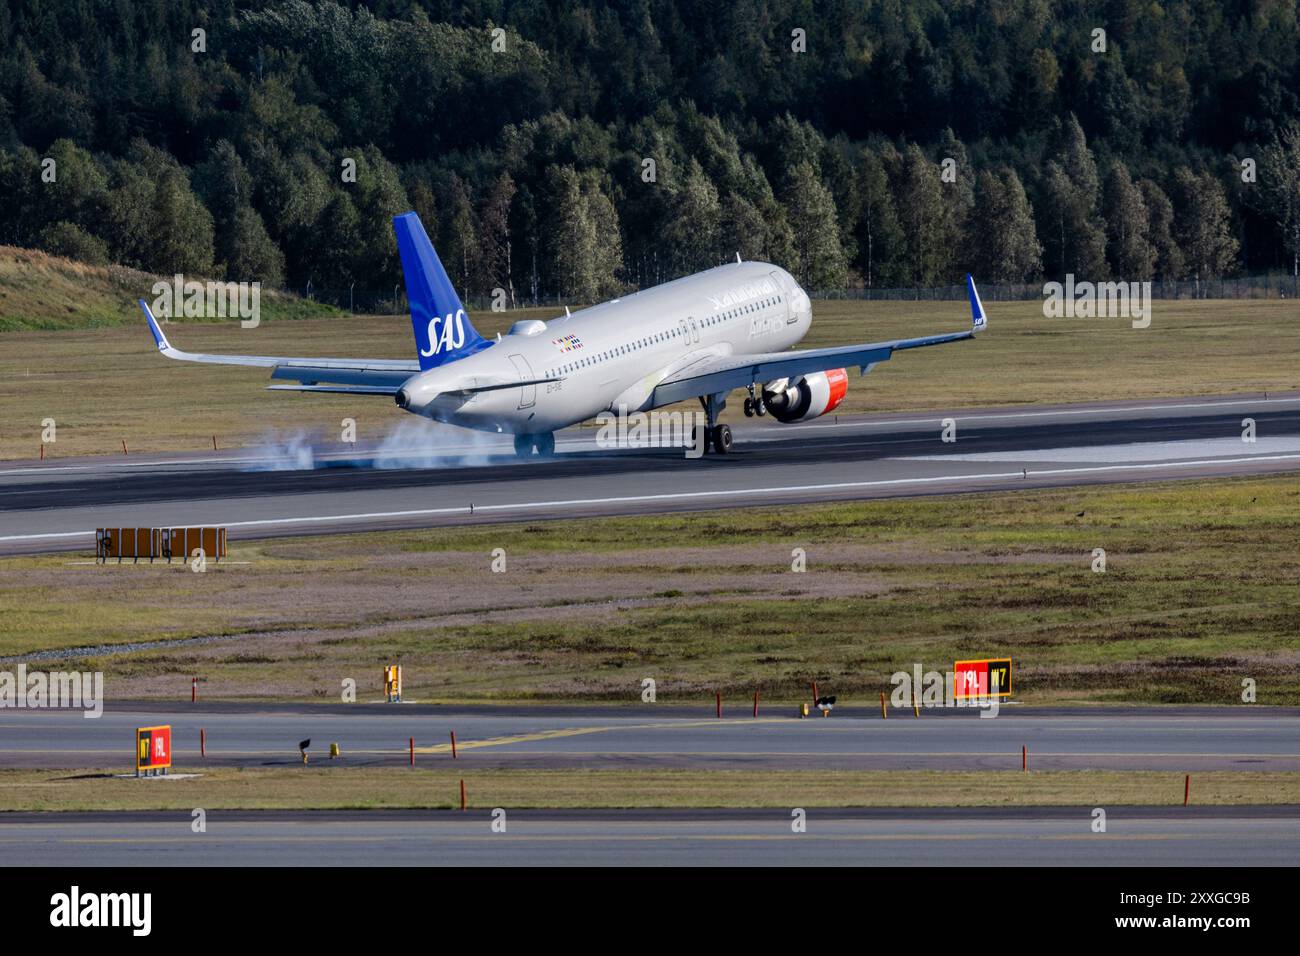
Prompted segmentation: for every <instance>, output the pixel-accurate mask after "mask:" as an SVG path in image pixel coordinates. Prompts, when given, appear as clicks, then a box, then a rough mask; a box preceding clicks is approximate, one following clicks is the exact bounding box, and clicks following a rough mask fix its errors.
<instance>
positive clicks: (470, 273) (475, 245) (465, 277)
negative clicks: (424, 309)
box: [441, 173, 482, 294]
mask: <svg viewBox="0 0 1300 956" xmlns="http://www.w3.org/2000/svg"><path fill="white" fill-rule="evenodd" d="M448 192H449V194H450V198H449V202H448V206H447V214H446V215H447V221H446V223H445V224H444V226H443V230H442V256H441V258H442V261H443V264H444V265H445V266H446V268H447V270H448V272H449V274H450V277H451V281H452V282H453V283H454V284H455V286H456V288H458V289H460V290H461V293H462V294H470V293H473V292H478V291H480V290H481V288H482V283H481V281H480V278H481V276H482V271H481V269H480V263H479V252H480V249H479V239H478V236H479V227H478V218H477V216H476V215H475V214H474V204H473V202H472V201H471V200H470V196H469V184H468V183H467V182H465V180H463V179H461V178H460V177H459V176H457V175H456V174H455V173H452V176H451V185H450V188H449V190H448Z"/></svg>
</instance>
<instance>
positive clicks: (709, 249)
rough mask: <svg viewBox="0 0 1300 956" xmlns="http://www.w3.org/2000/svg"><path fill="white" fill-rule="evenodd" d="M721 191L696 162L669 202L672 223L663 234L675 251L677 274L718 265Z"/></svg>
mask: <svg viewBox="0 0 1300 956" xmlns="http://www.w3.org/2000/svg"><path fill="white" fill-rule="evenodd" d="M720 216H721V207H720V206H719V205H718V190H717V188H716V187H714V185H713V183H712V182H710V181H709V177H708V176H706V175H705V174H704V169H703V168H702V167H701V166H700V164H699V163H698V162H696V161H695V160H694V159H692V160H691V161H690V163H689V164H688V165H687V167H686V175H685V176H683V177H682V181H681V184H680V185H679V186H678V187H677V188H676V189H675V190H674V191H673V194H672V199H670V200H669V202H668V221H667V222H666V223H665V224H664V229H663V231H662V233H661V234H660V240H661V241H662V243H663V245H664V246H665V247H666V248H667V249H668V250H670V251H671V255H672V257H673V260H674V262H675V265H676V268H675V269H674V271H675V272H677V273H679V274H687V273H691V272H699V271H700V270H701V269H707V268H709V267H711V266H715V265H717V264H718V227H719V218H720Z"/></svg>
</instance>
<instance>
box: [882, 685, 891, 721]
mask: <svg viewBox="0 0 1300 956" xmlns="http://www.w3.org/2000/svg"><path fill="white" fill-rule="evenodd" d="M880 719H881V720H888V719H889V712H888V711H887V710H885V692H884V691H883V690H882V691H881V692H880Z"/></svg>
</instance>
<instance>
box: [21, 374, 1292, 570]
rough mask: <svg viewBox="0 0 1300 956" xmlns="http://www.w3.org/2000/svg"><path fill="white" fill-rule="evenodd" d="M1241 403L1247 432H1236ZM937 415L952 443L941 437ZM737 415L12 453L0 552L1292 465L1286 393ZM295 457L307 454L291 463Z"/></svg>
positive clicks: (1198, 474) (1250, 471)
mask: <svg viewBox="0 0 1300 956" xmlns="http://www.w3.org/2000/svg"><path fill="white" fill-rule="evenodd" d="M1246 418H1250V419H1252V420H1253V421H1254V423H1255V429H1256V436H1257V437H1256V440H1255V441H1254V442H1253V443H1247V442H1244V441H1243V440H1242V433H1243V424H1242V423H1243V420H1244V419H1246ZM944 419H952V420H953V423H954V424H955V429H956V432H955V436H956V440H955V441H954V442H950V443H945V442H944V441H943V440H942V430H943V422H944ZM734 431H735V440H736V447H735V449H734V451H733V453H732V454H729V455H726V456H715V455H706V456H704V457H703V458H702V459H699V460H692V459H687V458H686V457H684V455H683V453H682V450H681V449H669V448H657V449H601V448H597V447H596V435H595V429H592V428H587V429H570V430H568V431H566V432H563V433H561V434H560V435H559V436H558V451H559V453H558V454H557V455H556V457H555V458H554V459H552V460H547V461H537V460H534V461H530V462H519V461H516V460H515V459H514V458H513V457H512V456H510V455H509V454H507V449H508V445H507V442H506V440H504V439H502V440H499V441H498V442H497V444H496V445H494V446H492V447H491V448H487V449H485V448H484V447H483V446H482V445H480V444H473V445H465V446H463V447H462V446H456V447H445V448H440V449H438V450H436V452H435V453H434V454H433V458H432V459H429V455H430V452H429V450H427V449H426V450H423V451H421V452H419V454H418V456H417V457H416V458H411V459H408V460H407V463H408V464H420V465H422V466H423V465H429V464H438V465H445V467H412V468H376V467H372V465H373V464H374V457H373V450H368V449H365V448H361V449H352V448H344V447H341V446H338V445H331V446H328V447H318V448H313V449H310V450H309V451H308V452H307V453H306V454H305V455H297V456H295V455H286V454H285V453H284V451H283V450H280V451H278V452H276V453H264V452H256V451H248V452H240V453H233V454H229V455H207V456H204V455H192V456H175V455H171V456H139V455H132V456H130V457H129V458H128V457H123V458H111V459H110V458H102V459H69V460H59V459H51V460H48V461H45V462H41V463H36V462H9V463H6V464H4V465H3V466H0V554H21V553H38V552H45V551H57V550H80V551H87V550H90V549H92V548H93V540H94V536H93V531H94V528H96V527H116V526H122V527H131V526H140V527H147V526H180V525H224V526H226V527H228V528H229V529H230V538H231V540H232V541H238V540H240V539H248V538H259V537H269V536H277V535H292V534H322V533H330V532H340V531H363V530H380V529H388V528H422V527H436V526H440V525H453V524H467V523H481V522H493V521H515V520H524V519H527V520H535V519H547V518H577V517H592V516H598V515H615V514H644V513H655V512H672V511H690V510H702V509H711V508H720V507H742V506H756V505H780V504H794V503H799V502H816V501H838V500H852V499H867V498H883V497H892V496H914V495H931V494H953V493H958V492H979V491H994V490H1007V489H1023V488H1038V487H1050V486H1060V485H1079V484H1094V483H1107V482H1127V481H1156V480H1169V479H1180V478H1203V477H1215V476H1231V475H1258V474H1269V473H1276V472H1288V471H1296V470H1300V393H1287V394H1285V395H1270V396H1267V397H1264V396H1258V395H1246V396H1236V397H1233V396H1228V397H1223V398H1196V399H1172V400H1152V401H1138V402H1101V403H1096V404H1090V405H1070V406H1065V405H1063V406H1053V407H1039V406H1035V407H1032V408H1008V409H982V410H960V409H958V410H949V411H935V412H932V413H925V414H916V413H903V414H895V415H880V416H871V417H865V418H863V417H855V418H844V419H838V420H837V419H835V418H832V417H830V416H828V417H827V418H824V419H819V420H816V421H813V422H809V423H806V424H803V425H790V426H783V425H780V424H775V423H772V422H771V421H770V420H764V421H762V422H761V423H760V422H753V423H750V422H747V423H744V424H740V425H738V426H737V427H736V428H735V429H734ZM498 451H499V452H500V454H499V455H498V454H497V452H498ZM306 459H310V462H311V465H312V467H311V468H310V469H301V470H294V469H292V468H291V467H290V466H291V464H292V463H293V462H299V463H301V462H303V461H304V460H306ZM426 459H429V460H426ZM389 463H390V464H391V461H390V462H389ZM270 468H275V469H282V470H266V469H270Z"/></svg>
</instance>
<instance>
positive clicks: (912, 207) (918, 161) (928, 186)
mask: <svg viewBox="0 0 1300 956" xmlns="http://www.w3.org/2000/svg"><path fill="white" fill-rule="evenodd" d="M896 180H897V181H896V183H895V186H894V195H895V196H896V197H897V204H898V221H899V224H900V226H901V227H902V231H903V242H904V246H905V248H906V250H907V251H906V253H905V255H904V259H905V261H906V262H908V263H910V265H911V271H910V274H909V275H908V276H907V279H908V281H909V282H910V283H911V284H912V285H914V286H917V287H921V286H930V285H935V284H937V283H939V282H940V281H942V280H943V278H945V272H946V269H947V266H948V259H949V255H950V251H951V250H949V249H947V248H945V247H944V244H943V243H944V238H943V237H944V226H945V222H944V196H943V187H942V183H940V181H939V168H938V167H937V166H936V165H935V164H934V163H932V162H931V161H930V158H929V157H928V156H926V155H925V153H924V152H923V151H922V149H921V147H920V146H918V145H916V144H915V143H908V144H907V147H906V149H904V150H903V154H902V156H901V157H899V164H898V171H897V174H896Z"/></svg>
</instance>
